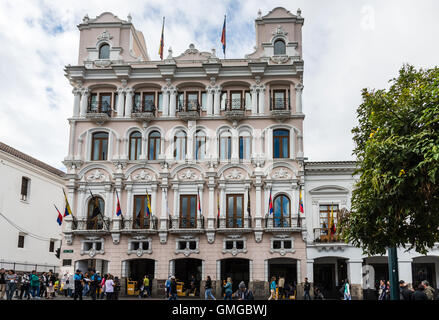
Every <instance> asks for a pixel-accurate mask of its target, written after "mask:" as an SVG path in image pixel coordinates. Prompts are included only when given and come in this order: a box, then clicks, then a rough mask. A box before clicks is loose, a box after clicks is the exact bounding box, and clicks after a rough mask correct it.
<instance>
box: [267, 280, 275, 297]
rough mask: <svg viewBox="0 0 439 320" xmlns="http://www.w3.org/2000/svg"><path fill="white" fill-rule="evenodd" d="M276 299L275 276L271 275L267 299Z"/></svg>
mask: <svg viewBox="0 0 439 320" xmlns="http://www.w3.org/2000/svg"><path fill="white" fill-rule="evenodd" d="M273 299H274V300H277V297H276V277H271V282H270V297H268V300H273Z"/></svg>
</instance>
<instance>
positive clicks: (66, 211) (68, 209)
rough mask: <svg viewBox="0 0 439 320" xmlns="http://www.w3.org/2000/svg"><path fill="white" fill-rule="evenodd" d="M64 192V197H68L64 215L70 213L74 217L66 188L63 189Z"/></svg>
mask: <svg viewBox="0 0 439 320" xmlns="http://www.w3.org/2000/svg"><path fill="white" fill-rule="evenodd" d="M62 192H63V193H64V198H65V199H66V208H65V210H64V217H67V216H69V215H71V216H72V217H73V214H72V209H70V205H69V200H67V195H66V192H65V191H64V189H62Z"/></svg>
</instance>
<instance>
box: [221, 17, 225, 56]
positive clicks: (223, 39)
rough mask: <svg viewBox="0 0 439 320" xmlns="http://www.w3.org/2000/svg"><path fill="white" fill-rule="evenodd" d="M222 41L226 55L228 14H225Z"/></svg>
mask: <svg viewBox="0 0 439 320" xmlns="http://www.w3.org/2000/svg"><path fill="white" fill-rule="evenodd" d="M221 43H222V44H223V53H224V56H225V55H226V15H224V24H223V32H222V34H221Z"/></svg>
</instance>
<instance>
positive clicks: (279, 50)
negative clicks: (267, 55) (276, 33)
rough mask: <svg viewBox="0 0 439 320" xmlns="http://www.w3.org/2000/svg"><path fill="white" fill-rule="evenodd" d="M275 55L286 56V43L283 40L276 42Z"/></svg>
mask: <svg viewBox="0 0 439 320" xmlns="http://www.w3.org/2000/svg"><path fill="white" fill-rule="evenodd" d="M274 54H275V55H282V54H286V48H285V42H284V41H283V40H280V39H279V40H276V41H275V42H274Z"/></svg>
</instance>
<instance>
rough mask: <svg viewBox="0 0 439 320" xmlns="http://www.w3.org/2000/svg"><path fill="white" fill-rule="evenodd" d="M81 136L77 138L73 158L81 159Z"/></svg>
mask: <svg viewBox="0 0 439 320" xmlns="http://www.w3.org/2000/svg"><path fill="white" fill-rule="evenodd" d="M82 142H83V140H82V138H78V149H77V150H76V155H75V160H81V159H82Z"/></svg>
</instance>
